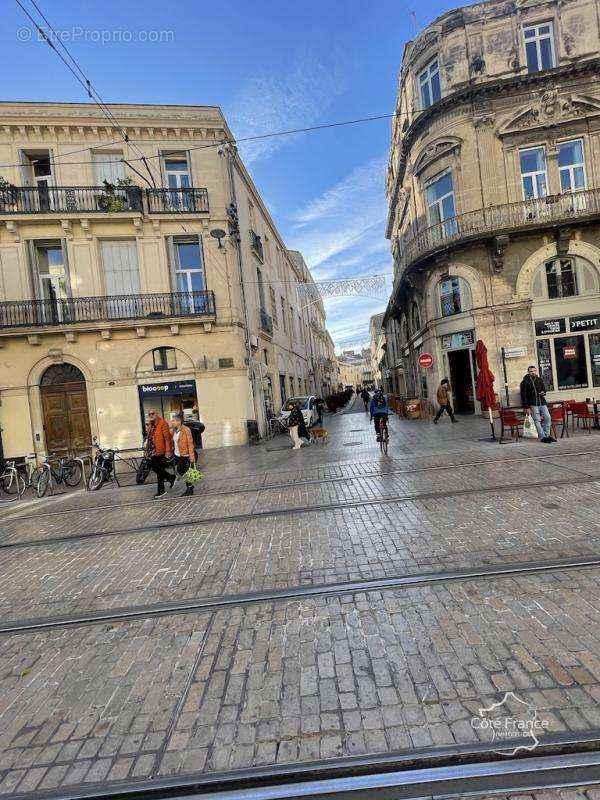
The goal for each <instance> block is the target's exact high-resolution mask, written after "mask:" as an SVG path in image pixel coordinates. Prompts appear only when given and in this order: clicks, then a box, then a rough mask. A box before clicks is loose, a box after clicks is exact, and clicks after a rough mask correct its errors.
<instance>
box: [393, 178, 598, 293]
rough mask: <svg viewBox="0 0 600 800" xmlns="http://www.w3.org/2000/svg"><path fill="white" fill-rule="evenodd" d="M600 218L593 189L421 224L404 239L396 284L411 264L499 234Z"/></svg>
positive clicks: (595, 192)
mask: <svg viewBox="0 0 600 800" xmlns="http://www.w3.org/2000/svg"><path fill="white" fill-rule="evenodd" d="M598 216H600V189H589V190H586V191H580V192H573V193H570V194H558V195H550V196H548V197H541V198H538V199H536V200H522V201H520V202H517V203H505V204H504V205H498V206H488V207H487V208H479V209H477V210H476V211H467V212H466V213H465V214H459V215H458V216H456V217H450V218H449V219H446V220H444V221H443V222H439V223H437V224H436V225H430V226H429V227H422V228H421V227H420V226H419V225H418V224H417V225H416V226H415V228H413V229H411V230H409V231H407V232H406V233H405V234H404V236H402V237H401V239H400V256H399V258H398V260H397V262H396V281H395V282H396V283H397V282H398V281H399V279H400V277H401V276H402V274H403V273H404V271H405V270H406V269H407V268H408V267H409V266H410V265H411V264H414V263H417V262H419V261H422V260H424V259H425V258H428V257H430V256H431V255H433V254H435V253H437V252H440V251H442V250H445V249H447V248H448V247H453V246H457V245H460V244H462V243H466V242H468V241H470V240H474V239H482V238H491V237H493V236H496V235H498V234H503V233H513V232H515V233H517V232H520V231H524V230H527V229H535V228H544V227H552V226H556V225H563V224H568V223H569V222H574V221H576V220H581V221H583V220H585V219H591V218H594V217H598Z"/></svg>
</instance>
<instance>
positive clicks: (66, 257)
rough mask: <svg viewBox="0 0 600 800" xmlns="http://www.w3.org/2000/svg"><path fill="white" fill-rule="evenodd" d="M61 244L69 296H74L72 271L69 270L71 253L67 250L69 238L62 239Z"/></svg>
mask: <svg viewBox="0 0 600 800" xmlns="http://www.w3.org/2000/svg"><path fill="white" fill-rule="evenodd" d="M60 246H61V248H62V255H63V262H64V265H65V278H66V284H67V297H72V295H73V293H72V291H71V272H70V270H69V253H68V251H67V240H66V239H61V240H60Z"/></svg>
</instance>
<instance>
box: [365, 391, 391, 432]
mask: <svg viewBox="0 0 600 800" xmlns="http://www.w3.org/2000/svg"><path fill="white" fill-rule="evenodd" d="M369 413H370V415H371V419H372V420H373V421H374V424H375V433H376V434H377V441H378V442H380V441H381V433H380V430H381V423H382V422H385V424H386V426H387V421H388V414H389V413H390V407H389V406H388V401H387V397H386V396H385V395H384V393H383V389H375V394H374V395H373V398H372V400H371V405H370V406H369Z"/></svg>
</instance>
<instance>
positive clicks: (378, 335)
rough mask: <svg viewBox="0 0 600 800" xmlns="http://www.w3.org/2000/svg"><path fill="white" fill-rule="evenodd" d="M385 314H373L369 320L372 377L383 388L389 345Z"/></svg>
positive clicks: (375, 383)
mask: <svg viewBox="0 0 600 800" xmlns="http://www.w3.org/2000/svg"><path fill="white" fill-rule="evenodd" d="M383 317H384V314H383V313H381V314H373V316H372V317H371V318H370V320H369V359H370V362H371V377H372V380H373V383H374V385H375V386H378V387H380V388H383V385H384V384H383V377H384V371H385V369H386V367H385V364H384V356H385V351H386V347H387V345H386V344H385V331H384V330H383V327H382V323H383Z"/></svg>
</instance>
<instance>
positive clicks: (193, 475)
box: [183, 466, 204, 486]
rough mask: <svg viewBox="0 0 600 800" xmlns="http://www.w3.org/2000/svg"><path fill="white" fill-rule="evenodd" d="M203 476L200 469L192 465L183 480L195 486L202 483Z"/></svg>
mask: <svg viewBox="0 0 600 800" xmlns="http://www.w3.org/2000/svg"><path fill="white" fill-rule="evenodd" d="M203 477H204V475H203V474H202V473H201V472H200V470H198V469H196V467H194V466H191V467H190V468H189V469H188V471H187V472H186V473H185V475H184V476H183V480H184V481H185V482H186V483H190V484H191V485H192V486H195V485H196V484H197V483H200V481H201V480H202V478H203Z"/></svg>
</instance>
